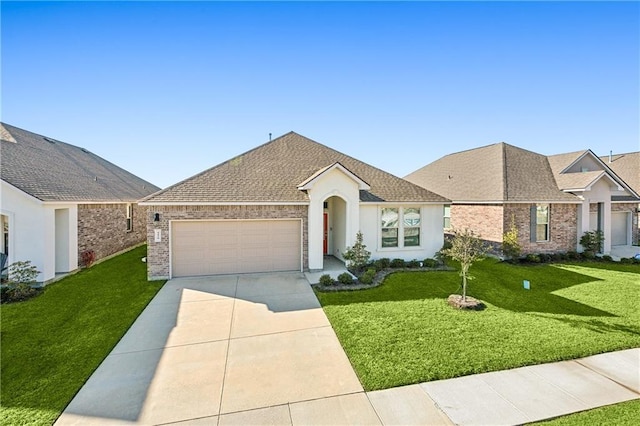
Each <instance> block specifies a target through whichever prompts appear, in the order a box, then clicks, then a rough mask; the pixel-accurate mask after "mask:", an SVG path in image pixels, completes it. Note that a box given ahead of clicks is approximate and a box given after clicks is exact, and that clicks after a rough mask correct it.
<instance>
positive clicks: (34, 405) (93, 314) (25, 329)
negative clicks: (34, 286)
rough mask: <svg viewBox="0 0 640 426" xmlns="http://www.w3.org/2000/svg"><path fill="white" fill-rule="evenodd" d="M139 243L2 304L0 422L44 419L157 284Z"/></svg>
mask: <svg viewBox="0 0 640 426" xmlns="http://www.w3.org/2000/svg"><path fill="white" fill-rule="evenodd" d="M144 256H146V246H143V247H139V248H136V249H134V250H131V251H129V252H127V253H124V254H122V255H120V256H117V257H114V258H112V259H110V260H107V261H105V262H102V263H100V264H97V265H94V266H93V267H92V268H90V269H87V270H83V271H81V272H79V273H77V274H75V275H72V276H69V277H67V278H64V279H63V280H61V281H59V282H57V283H54V284H51V285H49V286H47V287H46V288H45V289H44V292H43V293H42V294H40V295H39V296H37V297H36V298H34V299H31V300H29V301H26V302H21V303H16V304H9V305H2V306H1V307H0V314H1V322H0V331H1V333H2V335H1V336H2V337H1V367H2V372H1V374H2V387H1V393H0V396H1V401H0V418H2V422H1V423H2V424H7V425H9V424H15V425H18V424H19V425H24V424H51V423H52V422H53V421H55V420H56V418H57V417H58V416H59V415H60V413H61V412H62V410H63V409H64V408H65V407H66V405H67V404H68V403H69V402H70V401H71V399H72V398H73V396H74V395H75V394H76V392H78V390H79V389H80V388H81V387H82V385H83V384H84V382H85V381H86V380H87V379H88V378H89V376H90V375H91V373H92V372H93V371H94V370H95V369H96V368H97V367H98V365H99V364H100V362H102V360H103V359H104V358H105V357H106V356H107V354H108V353H109V352H110V351H111V349H113V347H114V346H115V345H116V343H117V342H118V340H120V338H121V337H122V335H123V334H124V333H125V332H126V330H127V329H128V328H129V326H130V325H131V324H132V323H133V321H134V320H135V319H136V318H137V317H138V315H139V314H140V312H142V310H143V309H144V308H145V306H146V305H147V304H148V303H149V301H150V300H151V299H152V298H153V296H154V295H155V294H156V293H157V292H158V290H159V289H160V288H161V287H162V284H163V283H162V282H147V276H146V267H145V266H146V265H145V264H144V263H143V262H141V258H142V257H144Z"/></svg>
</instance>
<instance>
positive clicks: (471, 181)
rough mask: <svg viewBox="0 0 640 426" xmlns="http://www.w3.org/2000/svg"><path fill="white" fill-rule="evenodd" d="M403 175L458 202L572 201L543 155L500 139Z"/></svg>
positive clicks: (450, 155)
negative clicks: (558, 184) (495, 142)
mask: <svg viewBox="0 0 640 426" xmlns="http://www.w3.org/2000/svg"><path fill="white" fill-rule="evenodd" d="M406 179H407V180H409V181H411V182H414V183H416V184H419V185H420V186H423V187H425V188H428V189H430V190H432V191H435V192H437V193H440V194H442V195H444V196H445V197H447V198H450V199H452V200H454V201H458V202H508V201H511V202H518V201H523V202H524V201H566V202H572V201H575V197H574V196H572V195H569V194H565V193H563V192H562V191H560V190H559V189H558V186H557V184H556V181H555V179H554V176H553V173H552V171H551V167H550V166H549V163H548V161H547V158H546V157H545V156H544V155H541V154H537V153H535V152H532V151H527V150H525V149H522V148H518V147H516V146H513V145H509V144H507V143H504V142H501V143H497V144H493V145H488V146H484V147H480V148H476V149H471V150H468V151H462V152H458V153H454V154H449V155H447V156H445V157H442V158H441V159H439V160H436V161H434V162H433V163H431V164H429V165H427V166H425V167H423V168H421V169H418V170H416V171H415V172H413V173H411V174H409V175H408V176H406Z"/></svg>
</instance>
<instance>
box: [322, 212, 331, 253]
mask: <svg viewBox="0 0 640 426" xmlns="http://www.w3.org/2000/svg"><path fill="white" fill-rule="evenodd" d="M323 217H324V220H323V231H322V254H327V253H328V252H329V215H328V214H327V213H324V216H323Z"/></svg>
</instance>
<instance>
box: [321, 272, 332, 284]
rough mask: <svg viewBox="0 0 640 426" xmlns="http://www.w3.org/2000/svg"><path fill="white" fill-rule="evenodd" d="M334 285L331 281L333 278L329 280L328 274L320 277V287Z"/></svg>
mask: <svg viewBox="0 0 640 426" xmlns="http://www.w3.org/2000/svg"><path fill="white" fill-rule="evenodd" d="M334 283H335V281H334V280H333V278H331V275H329V274H324V275H322V276H321V277H320V284H321V285H333V284H334Z"/></svg>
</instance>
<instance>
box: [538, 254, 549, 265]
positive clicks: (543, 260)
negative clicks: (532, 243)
mask: <svg viewBox="0 0 640 426" xmlns="http://www.w3.org/2000/svg"><path fill="white" fill-rule="evenodd" d="M538 257H540V262H541V263H548V262H551V259H552V256H551V255H550V254H549V253H540V254H539V255H538Z"/></svg>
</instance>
